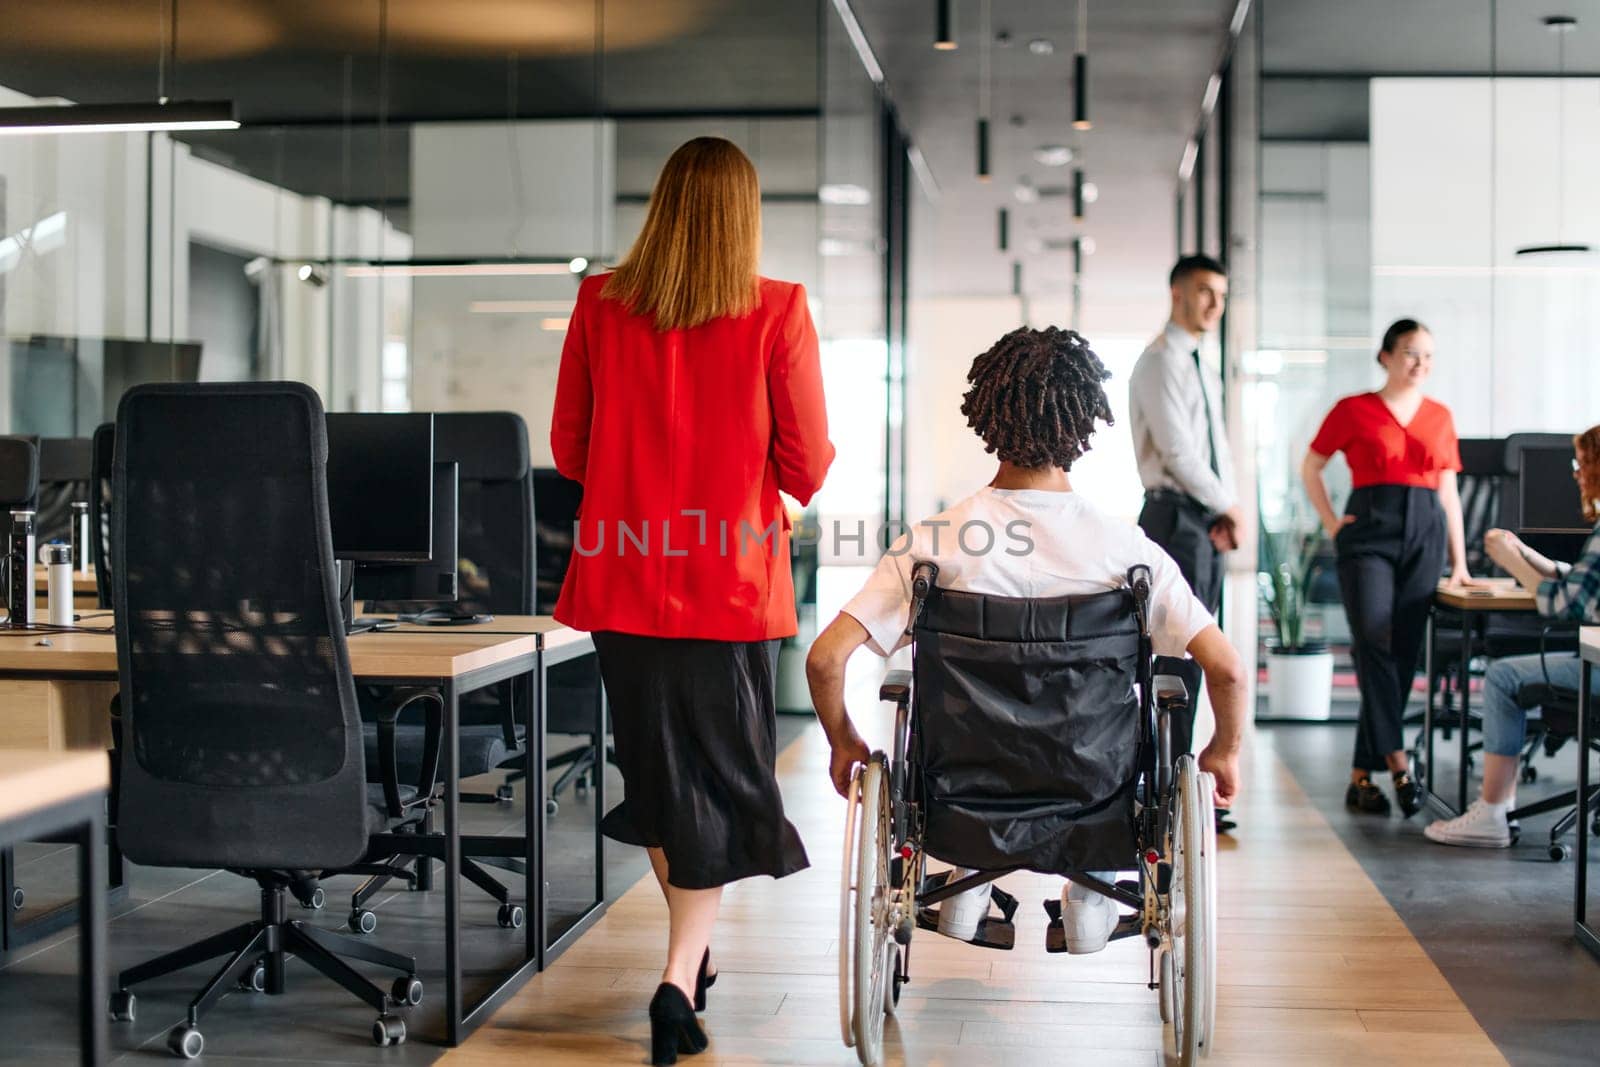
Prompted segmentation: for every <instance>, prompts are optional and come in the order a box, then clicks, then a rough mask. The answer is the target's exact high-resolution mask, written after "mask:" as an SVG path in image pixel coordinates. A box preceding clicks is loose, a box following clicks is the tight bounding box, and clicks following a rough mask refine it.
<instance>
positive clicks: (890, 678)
mask: <svg viewBox="0 0 1600 1067" xmlns="http://www.w3.org/2000/svg"><path fill="white" fill-rule="evenodd" d="M878 699H879V700H892V701H894V702H895V703H896V704H904V703H906V702H907V701H909V700H910V699H911V672H910V671H890V672H888V673H887V674H885V675H884V676H883V684H882V685H880V686H878Z"/></svg>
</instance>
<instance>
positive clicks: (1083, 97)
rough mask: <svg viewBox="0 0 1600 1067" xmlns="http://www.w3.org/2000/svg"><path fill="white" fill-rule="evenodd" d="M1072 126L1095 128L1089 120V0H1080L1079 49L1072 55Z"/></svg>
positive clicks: (1081, 128)
mask: <svg viewBox="0 0 1600 1067" xmlns="http://www.w3.org/2000/svg"><path fill="white" fill-rule="evenodd" d="M1072 128H1073V129H1075V130H1090V129H1093V128H1094V123H1092V122H1090V121H1089V0H1078V51H1077V53H1076V54H1075V55H1074V56H1073V57H1072Z"/></svg>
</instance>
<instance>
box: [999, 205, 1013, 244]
mask: <svg viewBox="0 0 1600 1067" xmlns="http://www.w3.org/2000/svg"><path fill="white" fill-rule="evenodd" d="M999 222H1000V233H999V245H1000V251H1002V252H1005V251H1008V250H1010V248H1011V212H1009V211H1007V210H1006V209H1005V208H1001V209H1000V219H999Z"/></svg>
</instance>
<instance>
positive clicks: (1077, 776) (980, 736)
mask: <svg viewBox="0 0 1600 1067" xmlns="http://www.w3.org/2000/svg"><path fill="white" fill-rule="evenodd" d="M915 641H916V644H915V653H914V656H913V662H912V669H913V673H914V687H913V694H914V701H915V704H914V720H915V721H914V730H915V737H916V753H917V755H916V760H917V763H918V765H919V769H920V772H921V779H922V795H923V797H924V798H925V803H924V809H923V810H924V815H925V817H926V820H927V823H926V832H927V847H928V851H929V852H930V853H931V854H933V855H936V856H938V857H939V858H940V859H944V860H947V861H949V862H952V863H957V864H960V865H962V866H966V867H976V868H979V869H985V870H992V869H994V868H995V867H996V866H1005V865H1008V864H1011V865H1020V866H1026V867H1029V868H1031V869H1033V870H1039V871H1047V872H1053V873H1066V872H1070V871H1072V870H1075V869H1076V870H1085V869H1100V868H1095V867H1094V864H1096V863H1102V864H1104V865H1105V866H1106V867H1110V868H1118V867H1123V866H1126V865H1127V862H1128V861H1127V859H1126V857H1127V856H1131V855H1132V854H1133V849H1134V847H1135V844H1134V838H1133V834H1132V830H1133V820H1132V811H1133V800H1134V788H1133V787H1134V784H1135V783H1136V781H1137V779H1138V774H1139V751H1140V750H1139V739H1140V702H1139V694H1138V690H1137V688H1136V685H1137V683H1138V681H1139V680H1140V678H1141V677H1142V676H1143V672H1144V671H1145V670H1147V665H1148V658H1147V657H1148V655H1149V652H1148V647H1149V646H1148V643H1147V641H1146V640H1145V638H1144V636H1143V633H1142V631H1141V629H1140V625H1139V620H1138V616H1137V614H1136V613H1135V611H1134V601H1133V595H1132V593H1130V592H1128V591H1126V590H1113V591H1109V592H1106V593H1099V594H1095V595H1092V596H1067V597H1051V598H1041V599H1019V598H1014V597H1000V596H983V595H979V594H976V593H965V592H957V591H952V590H949V589H935V590H934V591H933V593H932V594H931V595H930V596H929V598H928V600H927V602H926V605H925V607H924V608H923V611H922V615H921V617H920V618H919V620H918V622H917V626H916V630H915ZM1142 659H1143V660H1144V665H1141V660H1142ZM1119 856H1121V857H1123V858H1120V859H1119V858H1117V857H1119Z"/></svg>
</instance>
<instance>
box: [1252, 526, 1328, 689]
mask: <svg viewBox="0 0 1600 1067" xmlns="http://www.w3.org/2000/svg"><path fill="white" fill-rule="evenodd" d="M1296 510H1297V509H1291V513H1290V516H1289V523H1288V527H1287V528H1286V529H1283V530H1276V531H1274V530H1268V529H1267V527H1266V523H1265V521H1263V522H1262V525H1261V540H1260V545H1261V560H1260V565H1261V571H1260V574H1259V576H1258V580H1259V582H1260V585H1261V599H1262V600H1263V601H1264V602H1265V603H1266V605H1267V610H1268V611H1269V612H1270V613H1271V615H1272V625H1273V629H1274V631H1275V634H1274V636H1273V637H1270V638H1268V640H1267V707H1268V710H1269V712H1270V714H1271V716H1272V717H1273V718H1275V719H1326V718H1327V717H1328V714H1329V706H1330V703H1331V701H1332V698H1333V653H1332V652H1330V651H1328V646H1327V644H1326V642H1323V641H1320V640H1312V639H1311V638H1309V637H1308V635H1307V634H1306V615H1307V609H1308V607H1309V600H1308V590H1309V589H1310V586H1311V584H1312V582H1314V581H1315V580H1316V579H1317V576H1318V575H1319V574H1320V573H1321V570H1322V567H1321V565H1320V564H1319V563H1318V557H1319V550H1320V548H1321V545H1322V540H1323V533H1322V528H1321V527H1320V526H1318V525H1317V524H1315V523H1310V524H1307V523H1305V522H1304V521H1300V520H1299V516H1298V515H1297V514H1296V513H1295V512H1296Z"/></svg>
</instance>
